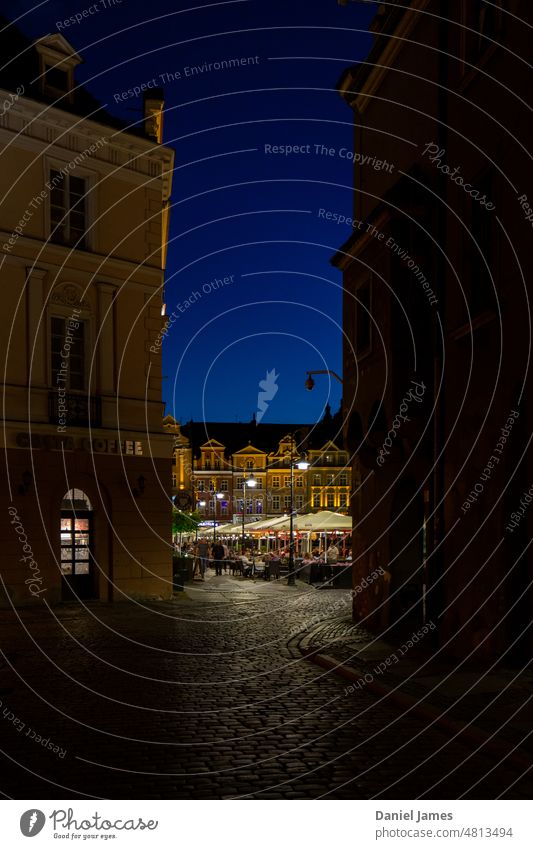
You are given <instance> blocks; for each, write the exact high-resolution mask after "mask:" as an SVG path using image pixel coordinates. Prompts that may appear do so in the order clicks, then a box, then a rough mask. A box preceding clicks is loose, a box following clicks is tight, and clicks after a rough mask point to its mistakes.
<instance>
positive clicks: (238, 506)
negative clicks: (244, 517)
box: [235, 498, 244, 513]
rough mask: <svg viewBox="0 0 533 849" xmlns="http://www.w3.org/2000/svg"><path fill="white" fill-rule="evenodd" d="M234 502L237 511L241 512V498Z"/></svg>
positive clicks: (242, 503) (242, 502)
mask: <svg viewBox="0 0 533 849" xmlns="http://www.w3.org/2000/svg"><path fill="white" fill-rule="evenodd" d="M235 503H236V505H237V513H242V510H243V505H244V501H243V500H242V498H239V499H238V500H237V501H236V502H235Z"/></svg>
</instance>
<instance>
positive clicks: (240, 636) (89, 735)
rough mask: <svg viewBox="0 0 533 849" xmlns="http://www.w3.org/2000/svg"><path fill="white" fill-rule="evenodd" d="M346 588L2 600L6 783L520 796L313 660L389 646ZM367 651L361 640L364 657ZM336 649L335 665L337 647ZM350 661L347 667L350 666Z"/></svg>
mask: <svg viewBox="0 0 533 849" xmlns="http://www.w3.org/2000/svg"><path fill="white" fill-rule="evenodd" d="M350 609H351V598H350V591H349V590H331V591H327V592H326V591H324V592H321V591H317V590H314V589H313V588H312V587H309V586H308V585H306V584H300V583H298V584H297V585H296V586H295V587H287V586H286V581H280V582H270V583H268V582H263V581H255V582H253V581H247V580H241V579H239V578H231V577H230V576H227V575H223V576H221V577H215V576H214V575H213V574H212V573H208V575H207V580H206V581H205V583H198V584H196V583H195V584H193V585H189V586H188V587H187V590H186V592H183V593H179V594H177V595H176V597H175V598H174V599H173V600H171V601H166V602H150V603H141V602H132V603H123V604H115V605H106V604H99V603H98V602H91V603H90V604H88V605H85V606H83V605H78V604H65V605H59V606H57V607H55V608H50V609H48V608H47V607H46V606H45V605H44V604H43V605H42V606H39V607H36V608H33V609H31V610H30V609H27V610H23V611H15V612H12V611H2V612H0V649H1V652H2V653H1V654H0V674H1V676H2V677H1V683H0V687H1V691H0V701H1V702H2V704H1V712H0V772H1V776H2V777H1V779H0V790H1V791H2V792H3V793H4V794H5V796H7V797H13V798H16V799H32V798H33V799H57V798H63V799H65V798H67V799H71V798H93V797H96V798H111V799H121V798H126V799H144V798H155V799H173V798H179V799H227V798H254V799H269V798H282V799H314V798H324V797H326V798H335V799H387V798H388V799H418V798H423V799H456V798H476V799H483V798H489V799H491V798H497V797H500V796H502V797H503V798H508V799H530V798H531V797H532V796H533V776H532V775H531V774H530V773H528V769H527V766H524V765H523V764H522V763H516V762H510V761H505V760H503V759H502V758H500V757H494V756H493V753H492V752H488V751H487V750H485V749H483V750H481V751H480V752H476V751H475V749H476V747H475V746H472V745H470V744H469V743H468V741H467V742H466V744H465V741H464V740H463V741H461V740H458V739H455V737H454V735H453V734H450V733H449V730H448V729H444V728H442V727H438V726H437V725H435V724H432V723H431V722H428V720H427V718H425V717H424V716H420V715H415V714H414V713H413V712H412V711H408V710H405V709H403V708H400V709H399V707H398V705H397V704H396V703H394V702H393V701H392V700H390V699H383V698H382V697H381V696H380V695H379V694H376V693H375V692H373V691H372V690H371V688H370V687H369V686H364V687H362V688H360V689H354V692H350V693H347V692H346V690H347V687H348V682H347V681H346V680H343V679H342V678H341V677H339V676H338V674H337V673H336V672H334V671H332V670H331V669H324V668H320V667H319V666H317V665H316V664H315V663H313V662H310V660H309V659H308V657H306V656H305V654H302V651H301V649H303V650H304V652H305V651H307V650H308V649H309V648H310V647H311V646H315V647H319V648H321V649H323V650H327V651H328V652H330V651H332V650H333V649H332V647H331V642H332V638H335V649H334V650H335V652H337V651H340V652H347V653H348V655H350V654H353V653H354V647H355V649H356V650H357V652H358V656H359V662H360V663H361V662H362V659H365V658H366V661H367V662H368V663H373V662H374V661H375V658H377V657H382V656H383V652H384V651H388V647H386V646H371V642H372V637H371V635H370V634H368V632H366V631H365V630H364V629H362V628H361V627H359V626H354V625H353V624H352V623H351V622H350V619H349V614H350ZM371 652H374V654H373V655H372V654H371ZM334 665H335V663H334ZM352 674H355V675H357V674H358V673H352Z"/></svg>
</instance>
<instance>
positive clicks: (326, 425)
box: [181, 411, 341, 457]
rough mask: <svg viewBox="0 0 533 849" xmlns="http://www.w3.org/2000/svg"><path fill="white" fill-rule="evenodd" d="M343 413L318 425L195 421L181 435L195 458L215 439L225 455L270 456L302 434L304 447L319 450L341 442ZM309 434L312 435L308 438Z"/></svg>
mask: <svg viewBox="0 0 533 849" xmlns="http://www.w3.org/2000/svg"><path fill="white" fill-rule="evenodd" d="M340 421H341V419H340V414H339V413H336V414H335V416H331V414H330V413H329V411H328V412H327V413H326V416H324V418H323V419H322V421H320V422H318V424H301V423H297V424H282V423H281V424H280V423H268V424H266V423H263V422H261V423H260V424H257V423H256V422H255V420H252V421H250V422H195V421H190V422H187V424H184V425H181V432H182V433H183V434H184V436H186V437H187V438H188V439H189V441H190V444H191V448H192V451H193V456H195V457H199V456H200V446H202V445H205V444H206V443H207V442H208V441H209V440H210V439H216V440H217V441H218V442H221V443H222V445H224V446H225V452H226V456H228V457H229V456H231V455H232V454H237V453H238V452H241V453H247V452H248V453H253V452H254V451H259V452H261V453H264V454H270V453H271V452H273V451H274V452H275V451H277V449H278V445H279V443H280V441H281V440H282V439H284V437H286V436H290V434H291V433H294V432H299V433H298V435H297V443H298V444H299V443H301V442H303V443H304V444H303V446H302V448H306V449H311V448H313V449H320V448H322V447H323V446H324V444H325V443H326V442H329V440H330V439H332V438H336V439H337V440H339V438H340V437H339V436H338V431H339V429H340ZM308 435H309V436H308Z"/></svg>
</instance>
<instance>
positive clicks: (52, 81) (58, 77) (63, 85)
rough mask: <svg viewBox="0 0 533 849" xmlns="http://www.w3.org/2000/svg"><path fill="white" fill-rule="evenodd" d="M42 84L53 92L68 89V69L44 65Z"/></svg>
mask: <svg viewBox="0 0 533 849" xmlns="http://www.w3.org/2000/svg"><path fill="white" fill-rule="evenodd" d="M44 85H45V88H47V89H51V90H53V91H54V92H56V91H57V92H62V93H65V92H67V91H69V90H70V81H69V73H68V71H65V70H63V69H62V68H53V67H51V66H50V65H46V66H45V69H44Z"/></svg>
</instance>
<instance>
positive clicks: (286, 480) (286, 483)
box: [283, 475, 291, 486]
mask: <svg viewBox="0 0 533 849" xmlns="http://www.w3.org/2000/svg"><path fill="white" fill-rule="evenodd" d="M290 485H291V476H290V475H285V477H284V478H283V486H290Z"/></svg>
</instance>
